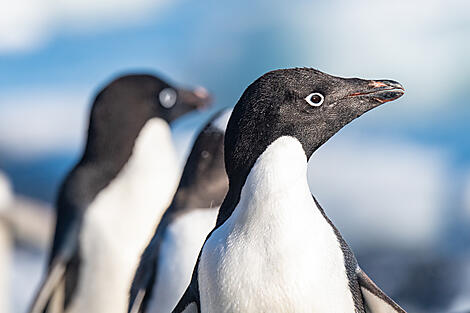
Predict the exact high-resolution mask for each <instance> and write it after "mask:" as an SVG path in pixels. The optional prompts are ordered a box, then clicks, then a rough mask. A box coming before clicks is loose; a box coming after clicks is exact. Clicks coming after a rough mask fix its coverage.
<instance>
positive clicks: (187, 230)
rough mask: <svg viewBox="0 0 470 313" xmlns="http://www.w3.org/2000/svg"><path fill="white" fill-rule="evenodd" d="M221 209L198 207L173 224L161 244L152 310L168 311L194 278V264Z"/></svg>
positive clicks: (150, 310) (164, 312)
mask: <svg viewBox="0 0 470 313" xmlns="http://www.w3.org/2000/svg"><path fill="white" fill-rule="evenodd" d="M217 212H218V208H213V209H197V210H193V211H191V212H190V213H188V214H184V215H183V216H181V217H179V218H178V219H176V220H175V221H174V223H172V224H171V225H170V226H169V227H168V229H167V231H166V233H165V235H164V239H163V242H162V244H161V246H160V254H159V260H158V269H157V270H158V276H157V283H156V285H155V286H154V288H153V294H152V297H151V301H150V303H149V305H148V312H150V313H157V312H159V313H168V312H171V311H172V310H173V308H174V307H175V306H176V304H177V303H178V300H179V299H180V298H181V296H182V295H183V293H184V291H185V290H186V287H188V285H189V282H190V281H191V276H192V273H193V269H194V265H196V260H197V257H198V255H199V251H201V247H202V244H203V243H204V240H205V239H206V237H207V234H209V232H210V231H211V230H212V229H213V228H214V226H215V221H216V219H217Z"/></svg>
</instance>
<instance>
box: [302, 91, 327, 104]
mask: <svg viewBox="0 0 470 313" xmlns="http://www.w3.org/2000/svg"><path fill="white" fill-rule="evenodd" d="M314 96H319V97H320V102H313V101H312V97H314ZM305 101H307V103H308V104H310V105H311V106H312V107H319V106H320V105H322V104H323V101H325V97H324V96H323V95H322V94H321V93H318V92H314V93H311V94H309V95H308V96H307V97H305Z"/></svg>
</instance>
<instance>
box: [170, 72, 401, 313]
mask: <svg viewBox="0 0 470 313" xmlns="http://www.w3.org/2000/svg"><path fill="white" fill-rule="evenodd" d="M403 93H404V91H403V87H402V86H401V85H400V84H399V83H397V82H394V81H390V80H363V79H358V78H349V79H347V78H340V77H334V76H330V75H328V74H325V73H322V72H320V71H317V70H315V69H309V68H296V69H284V70H277V71H273V72H269V73H267V74H265V75H263V76H262V77H260V78H259V79H257V80H256V81H255V82H254V83H252V84H251V85H250V86H249V87H248V88H247V89H246V91H245V92H244V93H243V95H242V96H241V98H240V100H239V101H238V103H237V104H236V106H235V108H234V110H233V113H232V115H231V117H230V120H229V123H228V126H227V131H226V134H225V166H226V171H227V174H228V178H229V190H228V193H227V195H226V197H225V199H224V202H223V203H222V205H221V207H220V210H219V215H218V218H217V223H216V226H215V228H214V230H213V231H212V232H211V233H210V234H209V235H208V237H207V239H206V241H205V243H204V245H203V247H202V249H201V252H200V255H199V258H198V262H197V264H196V266H195V269H194V272H193V276H192V281H191V283H190V285H189V287H188V288H187V289H186V291H185V294H184V295H183V297H182V298H181V299H180V301H179V303H178V305H177V306H176V308H175V309H174V311H173V312H177V313H179V312H185V313H188V312H191V313H194V312H201V313H209V312H210V313H215V312H231V313H236V312H240V313H242V312H243V313H252V312H253V313H254V312H314V313H328V312H331V313H338V312H341V313H352V312H354V313H364V312H369V313H378V312H380V313H384V312H387V313H391V312H394V313H396V312H400V313H403V312H404V311H403V309H401V308H400V307H399V306H398V305H397V304H396V303H395V302H393V301H392V300H391V299H390V298H389V297H387V296H386V295H385V294H384V293H383V292H382V291H381V290H380V289H379V288H378V287H377V286H376V285H375V284H374V283H373V282H372V281H371V280H370V279H369V278H368V277H367V275H366V274H365V273H364V272H363V271H362V270H361V269H360V268H359V266H358V264H357V261H356V259H355V257H354V255H353V253H352V252H351V250H350V249H349V247H348V246H347V244H346V242H345V241H344V240H343V238H342V237H341V235H340V233H339V232H338V230H337V229H336V228H335V227H334V225H333V224H332V223H331V221H330V220H329V219H328V218H327V216H326V215H325V214H324V212H323V210H322V208H321V207H320V205H319V204H318V202H317V201H316V200H315V199H314V198H313V197H312V194H311V193H310V190H309V187H308V184H307V161H308V159H309V158H310V157H311V155H312V154H313V153H314V152H315V151H316V150H317V149H318V148H319V147H320V146H321V145H322V144H323V143H325V142H326V141H327V140H328V139H329V138H331V137H332V136H333V135H334V134H336V133H337V132H338V131H339V130H340V129H341V128H342V127H343V126H345V125H347V124H348V123H350V122H351V121H352V120H354V119H355V118H357V117H359V116H361V115H362V114H363V113H365V112H367V111H369V110H371V109H373V108H375V107H377V106H379V105H381V104H383V103H385V102H388V101H392V100H395V99H397V98H398V97H400V96H401V95H403ZM338 179H341V177H338ZM332 188H333V186H332ZM346 209H347V208H345V210H346Z"/></svg>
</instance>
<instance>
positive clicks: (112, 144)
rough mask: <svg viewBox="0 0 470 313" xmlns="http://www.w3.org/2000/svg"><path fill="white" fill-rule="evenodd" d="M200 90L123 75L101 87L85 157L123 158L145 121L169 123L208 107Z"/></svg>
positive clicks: (94, 105)
mask: <svg viewBox="0 0 470 313" xmlns="http://www.w3.org/2000/svg"><path fill="white" fill-rule="evenodd" d="M210 102H211V97H210V95H209V93H208V92H207V91H206V90H205V89H204V88H202V87H199V88H196V89H193V90H187V89H181V88H176V87H174V86H172V85H171V84H169V83H168V82H166V81H164V80H162V79H160V78H158V77H155V76H152V75H126V76H122V77H119V78H117V79H115V80H114V81H112V82H111V83H109V84H108V85H107V86H105V87H104V88H103V89H102V90H101V91H100V92H99V93H98V95H97V96H96V98H95V101H94V103H93V106H92V109H91V114H90V124H89V130H88V139H87V148H86V151H85V154H86V155H88V156H89V157H90V156H93V155H97V156H100V157H101V158H108V157H107V155H110V154H113V155H117V156H120V155H122V158H124V159H125V158H127V156H128V155H129V154H130V151H131V150H132V147H133V145H134V141H135V139H136V138H137V136H138V134H139V133H140V131H141V130H142V128H143V127H144V126H145V125H146V123H147V122H148V121H149V120H152V119H155V118H158V119H161V120H163V121H165V122H167V123H171V122H172V121H174V120H175V119H176V118H178V117H180V116H182V115H184V114H186V113H188V112H191V111H194V110H196V109H199V108H203V107H205V106H207V105H209V104H210Z"/></svg>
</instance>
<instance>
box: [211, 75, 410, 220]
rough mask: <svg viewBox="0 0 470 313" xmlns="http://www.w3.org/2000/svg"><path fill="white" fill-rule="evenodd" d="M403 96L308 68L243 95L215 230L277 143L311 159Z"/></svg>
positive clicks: (390, 85) (386, 83) (232, 125)
mask: <svg viewBox="0 0 470 313" xmlns="http://www.w3.org/2000/svg"><path fill="white" fill-rule="evenodd" d="M403 93H404V89H403V87H402V86H401V85H400V84H399V83H397V82H394V81H390V80H364V79H359V78H341V77H335V76H331V75H328V74H325V73H322V72H320V71H318V70H315V69H310V68H294V69H283V70H276V71H272V72H269V73H267V74H265V75H263V76H261V77H260V78H258V79H257V80H256V81H255V82H253V83H252V84H251V85H250V86H249V87H248V88H247V89H246V90H245V92H244V93H243V95H242V96H241V98H240V100H239V101H238V103H237V104H236V106H235V108H234V110H233V113H232V116H231V118H230V121H229V123H228V127H227V132H226V136H225V164H226V170H227V174H228V177H229V180H230V190H229V192H228V195H227V199H228V200H227V199H226V200H225V202H224V204H223V205H222V208H221V211H220V215H219V218H218V224H219V223H221V222H223V221H224V220H225V218H227V216H228V214H230V213H231V210H232V209H233V208H230V207H226V206H227V205H228V203H231V204H233V203H237V202H238V200H237V198H238V197H239V193H240V189H241V186H242V185H243V184H244V182H245V180H246V177H247V176H248V173H249V171H250V169H251V168H252V166H253V165H254V163H255V162H256V160H257V158H258V157H259V156H260V155H261V154H262V153H263V152H264V151H265V150H266V148H267V147H268V146H269V145H270V144H271V143H272V142H274V141H275V140H276V139H277V138H279V137H282V136H292V137H295V138H296V139H297V140H299V142H300V143H301V144H302V146H303V149H304V151H305V154H306V155H307V158H310V156H311V155H312V154H313V152H314V151H315V150H316V149H318V148H319V147H320V146H321V145H322V144H323V143H325V142H326V141H327V140H328V139H329V138H331V137H332V136H333V135H334V134H336V133H337V132H338V131H339V130H340V129H341V128H342V127H343V126H345V125H347V124H348V123H350V122H351V121H352V120H354V119H355V118H357V117H359V116H361V115H362V114H364V113H365V112H367V111H369V110H371V109H373V108H375V107H377V106H379V105H381V104H383V103H385V102H388V101H392V100H395V99H397V98H399V97H400V96H402V95H403ZM226 202H227V205H226Z"/></svg>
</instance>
